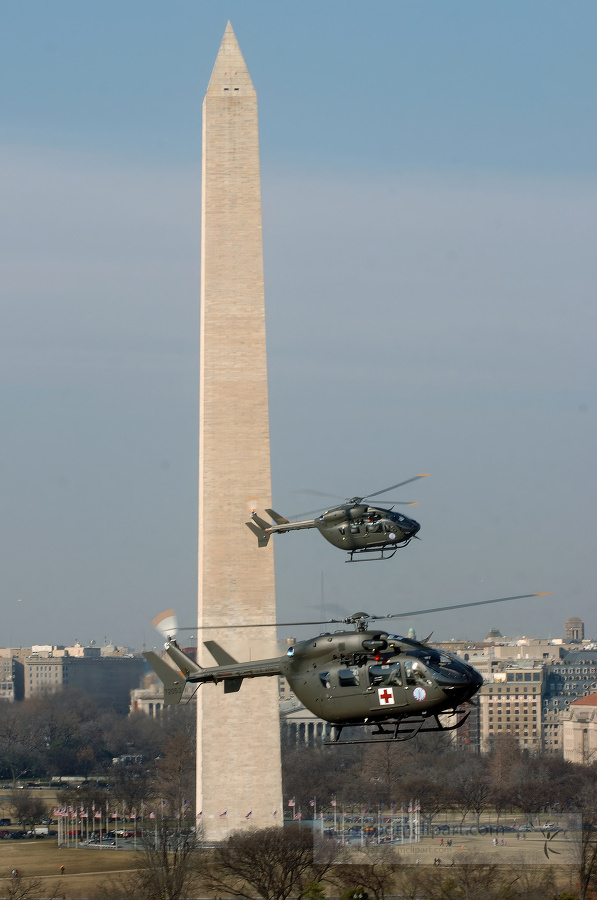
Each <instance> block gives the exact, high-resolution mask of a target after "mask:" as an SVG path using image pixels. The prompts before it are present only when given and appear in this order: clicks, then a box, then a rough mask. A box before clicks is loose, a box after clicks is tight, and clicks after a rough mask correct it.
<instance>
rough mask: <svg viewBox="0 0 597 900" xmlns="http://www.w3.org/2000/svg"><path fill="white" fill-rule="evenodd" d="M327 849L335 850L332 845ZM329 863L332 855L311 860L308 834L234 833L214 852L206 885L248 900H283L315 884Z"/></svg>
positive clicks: (283, 831)
mask: <svg viewBox="0 0 597 900" xmlns="http://www.w3.org/2000/svg"><path fill="white" fill-rule="evenodd" d="M329 844H330V848H331V847H333V848H334V849H335V845H334V844H333V842H331V841H330V842H329ZM332 862H333V854H332V853H325V852H324V853H321V852H319V851H318V853H317V855H316V858H315V859H314V853H313V835H312V833H311V832H310V831H307V830H299V829H290V828H277V827H275V828H263V829H260V830H255V831H250V832H236V833H235V834H232V835H231V836H230V837H229V838H228V840H227V841H226V842H225V843H224V844H222V845H221V846H220V847H218V848H217V849H216V851H215V857H214V862H213V866H212V868H211V871H210V876H209V882H210V887H211V888H212V890H216V891H222V890H223V891H225V892H226V893H227V894H232V895H233V896H234V897H241V898H246V900H250V898H253V897H254V895H255V894H257V895H258V896H259V897H262V898H263V900H287V898H288V897H289V895H290V893H291V892H292V891H293V890H294V891H297V892H299V893H300V892H301V891H303V890H304V889H305V888H306V887H307V885H310V884H313V883H318V882H320V881H321V879H322V878H323V877H324V875H325V874H326V872H327V871H328V870H329V868H330V866H331V864H332Z"/></svg>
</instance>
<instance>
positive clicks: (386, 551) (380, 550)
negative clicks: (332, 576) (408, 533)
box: [344, 538, 410, 563]
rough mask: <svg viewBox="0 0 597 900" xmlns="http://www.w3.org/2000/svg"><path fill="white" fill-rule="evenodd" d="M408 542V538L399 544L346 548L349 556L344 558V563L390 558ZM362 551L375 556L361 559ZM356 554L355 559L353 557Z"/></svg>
mask: <svg viewBox="0 0 597 900" xmlns="http://www.w3.org/2000/svg"><path fill="white" fill-rule="evenodd" d="M409 544H410V538H409V539H408V540H407V541H403V542H402V543H400V544H390V546H389V547H361V548H360V549H359V550H347V551H346V552H347V553H348V555H349V556H350V559H345V560H344V562H345V563H351V562H377V560H379V559H392V557H394V556H395V555H396V553H397V551H398V550H402V549H403V548H404V547H408V545H409ZM364 553H376V554H378V555H377V556H372V557H371V558H370V559H366V558H365V559H361V556H362V555H363V554H364ZM355 555H356V557H357V558H356V559H353V557H354V556H355Z"/></svg>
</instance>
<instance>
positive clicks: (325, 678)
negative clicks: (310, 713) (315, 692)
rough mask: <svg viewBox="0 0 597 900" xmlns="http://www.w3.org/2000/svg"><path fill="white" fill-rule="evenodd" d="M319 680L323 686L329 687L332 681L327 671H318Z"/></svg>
mask: <svg viewBox="0 0 597 900" xmlns="http://www.w3.org/2000/svg"><path fill="white" fill-rule="evenodd" d="M319 680H320V681H321V683H322V685H323V686H324V688H331V686H332V683H331V681H330V673H329V672H320V673H319Z"/></svg>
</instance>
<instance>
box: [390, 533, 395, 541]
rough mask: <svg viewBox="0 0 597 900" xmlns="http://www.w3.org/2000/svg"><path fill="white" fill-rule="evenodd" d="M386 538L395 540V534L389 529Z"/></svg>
mask: <svg viewBox="0 0 597 900" xmlns="http://www.w3.org/2000/svg"><path fill="white" fill-rule="evenodd" d="M388 540H389V541H395V540H396V535H395V534H394V532H393V531H390V533H389V535H388Z"/></svg>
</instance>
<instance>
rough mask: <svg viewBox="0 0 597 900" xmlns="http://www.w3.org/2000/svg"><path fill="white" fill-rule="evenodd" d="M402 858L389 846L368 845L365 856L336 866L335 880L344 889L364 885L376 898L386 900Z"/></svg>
mask: <svg viewBox="0 0 597 900" xmlns="http://www.w3.org/2000/svg"><path fill="white" fill-rule="evenodd" d="M399 866H400V858H399V857H398V856H397V855H395V854H394V853H391V854H390V853H388V848H386V847H380V846H378V845H374V846H372V847H368V848H367V850H366V852H365V858H364V859H360V858H356V859H354V860H351V861H350V862H347V864H345V865H340V866H334V877H333V881H334V882H335V883H337V884H338V885H339V886H340V888H341V889H342V890H343V891H347V890H350V889H351V888H355V887H362V888H364V889H365V891H366V893H367V894H368V895H369V896H370V897H374V898H375V900H385V897H386V894H387V893H388V890H389V888H390V886H391V885H392V884H393V881H394V876H395V873H396V869H397V868H398V867H399Z"/></svg>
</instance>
